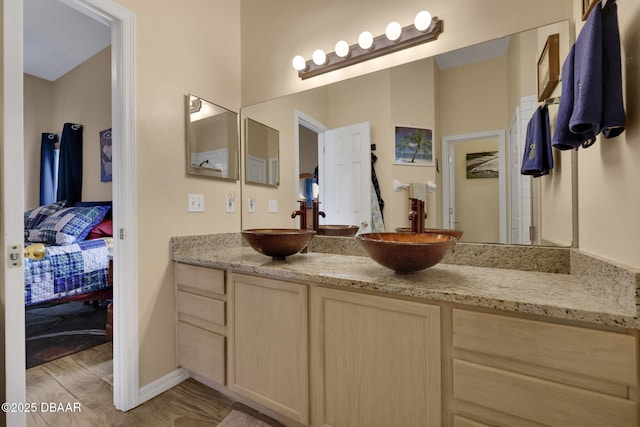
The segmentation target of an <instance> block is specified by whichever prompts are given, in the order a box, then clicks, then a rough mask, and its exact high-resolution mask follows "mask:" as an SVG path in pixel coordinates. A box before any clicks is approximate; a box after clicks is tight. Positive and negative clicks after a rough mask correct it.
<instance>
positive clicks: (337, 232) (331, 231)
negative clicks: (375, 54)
mask: <svg viewBox="0 0 640 427" xmlns="http://www.w3.org/2000/svg"><path fill="white" fill-rule="evenodd" d="M359 229H360V227H358V226H357V225H320V226H318V231H317V233H318V235H323V236H339V237H352V236H355V235H356V233H357V232H358V230H359Z"/></svg>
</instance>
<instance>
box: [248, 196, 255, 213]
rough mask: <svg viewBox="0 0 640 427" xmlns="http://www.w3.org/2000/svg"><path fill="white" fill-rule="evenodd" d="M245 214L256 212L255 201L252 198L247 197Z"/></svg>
mask: <svg viewBox="0 0 640 427" xmlns="http://www.w3.org/2000/svg"><path fill="white" fill-rule="evenodd" d="M247 212H249V213H255V212H256V199H255V198H254V197H249V199H248V203H247Z"/></svg>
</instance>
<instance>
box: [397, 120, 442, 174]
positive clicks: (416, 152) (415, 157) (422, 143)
mask: <svg viewBox="0 0 640 427" xmlns="http://www.w3.org/2000/svg"><path fill="white" fill-rule="evenodd" d="M394 136H395V157H396V158H395V163H396V164H400V165H414V166H433V129H427V128H419V127H412V126H395V132H394Z"/></svg>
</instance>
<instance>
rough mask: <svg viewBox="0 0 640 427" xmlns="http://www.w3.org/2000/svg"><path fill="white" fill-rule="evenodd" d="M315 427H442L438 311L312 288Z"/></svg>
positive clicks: (312, 369) (332, 290) (428, 306)
mask: <svg viewBox="0 0 640 427" xmlns="http://www.w3.org/2000/svg"><path fill="white" fill-rule="evenodd" d="M310 292H311V316H312V317H311V337H312V340H311V382H312V387H311V390H312V421H313V422H312V425H314V426H326V427H328V426H331V427H358V426H362V427H375V426H380V427H387V426H403V427H411V426H416V427H418V426H420V427H429V426H433V427H439V426H440V425H441V412H442V409H441V400H440V393H441V392H440V308H439V307H437V306H434V305H429V304H424V303H417V302H409V301H402V300H397V299H393V298H387V297H380V296H373V295H365V294H361V293H355V292H348V291H341V290H335V289H327V288H319V287H312V288H311V290H310Z"/></svg>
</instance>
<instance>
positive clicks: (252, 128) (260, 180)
mask: <svg viewBox="0 0 640 427" xmlns="http://www.w3.org/2000/svg"><path fill="white" fill-rule="evenodd" d="M245 139H246V144H247V151H246V158H245V165H246V182H247V184H263V185H268V186H273V187H277V186H278V184H279V183H280V173H279V166H278V163H279V160H278V157H279V154H278V153H279V144H280V132H279V131H278V130H276V129H273V128H271V127H269V126H266V125H264V124H262V123H260V122H257V121H255V120H253V119H249V118H247V119H245Z"/></svg>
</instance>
